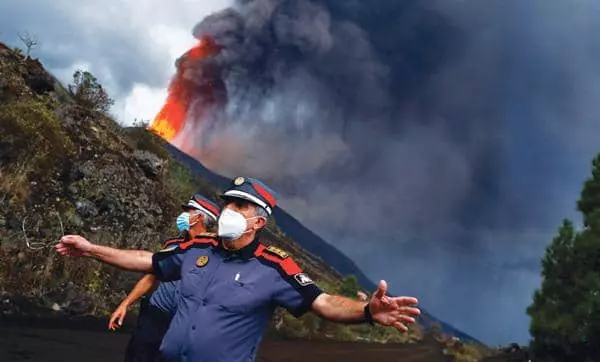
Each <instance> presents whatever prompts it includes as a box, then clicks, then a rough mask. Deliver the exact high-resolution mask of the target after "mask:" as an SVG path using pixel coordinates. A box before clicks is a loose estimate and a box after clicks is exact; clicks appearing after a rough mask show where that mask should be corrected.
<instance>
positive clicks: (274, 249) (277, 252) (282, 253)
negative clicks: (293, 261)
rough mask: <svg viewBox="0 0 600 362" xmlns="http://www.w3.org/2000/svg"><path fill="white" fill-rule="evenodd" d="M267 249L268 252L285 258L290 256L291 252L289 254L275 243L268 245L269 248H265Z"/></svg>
mask: <svg viewBox="0 0 600 362" xmlns="http://www.w3.org/2000/svg"><path fill="white" fill-rule="evenodd" d="M265 251H267V252H269V253H271V254H275V255H277V256H278V257H280V258H281V259H285V258H288V257H289V256H290V254H288V253H287V252H285V251H283V250H282V249H279V248H278V247H276V246H273V245H270V246H267V248H266V249H265Z"/></svg>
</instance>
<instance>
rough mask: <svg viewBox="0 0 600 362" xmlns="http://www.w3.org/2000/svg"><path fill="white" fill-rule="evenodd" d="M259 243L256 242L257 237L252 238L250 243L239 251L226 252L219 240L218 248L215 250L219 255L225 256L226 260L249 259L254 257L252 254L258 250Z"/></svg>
mask: <svg viewBox="0 0 600 362" xmlns="http://www.w3.org/2000/svg"><path fill="white" fill-rule="evenodd" d="M259 244H260V242H259V241H258V237H256V238H254V240H252V242H251V243H250V244H248V245H246V246H244V247H243V248H241V249H237V250H227V249H225V248H224V247H223V242H222V240H219V246H218V247H217V248H216V249H217V250H218V251H219V252H220V253H221V254H223V255H224V256H227V257H228V258H241V259H250V258H252V257H254V252H255V251H256V249H257V248H258V245H259Z"/></svg>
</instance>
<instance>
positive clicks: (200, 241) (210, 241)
mask: <svg viewBox="0 0 600 362" xmlns="http://www.w3.org/2000/svg"><path fill="white" fill-rule="evenodd" d="M194 244H212V245H213V246H217V245H219V244H218V243H217V241H216V240H215V239H209V238H196V239H192V240H190V241H186V242H185V243H181V244H179V247H180V248H181V249H183V250H185V249H187V248H189V247H190V246H192V245H194Z"/></svg>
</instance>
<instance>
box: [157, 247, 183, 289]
mask: <svg viewBox="0 0 600 362" xmlns="http://www.w3.org/2000/svg"><path fill="white" fill-rule="evenodd" d="M184 255H185V251H184V250H182V249H181V248H180V247H179V246H178V245H177V244H172V245H169V246H167V247H166V248H164V249H162V250H160V251H158V252H156V253H154V254H153V255H152V273H153V274H154V275H156V277H157V278H158V279H159V280H160V281H163V282H164V281H171V280H179V279H181V264H182V263H183V258H184Z"/></svg>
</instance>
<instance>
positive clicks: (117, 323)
mask: <svg viewBox="0 0 600 362" xmlns="http://www.w3.org/2000/svg"><path fill="white" fill-rule="evenodd" d="M124 318H125V313H123V311H120V310H116V311H115V312H114V313H113V314H112V315H111V316H110V321H109V322H108V329H110V330H111V331H114V330H116V329H117V328H119V327H121V326H122V325H123V319H124Z"/></svg>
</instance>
